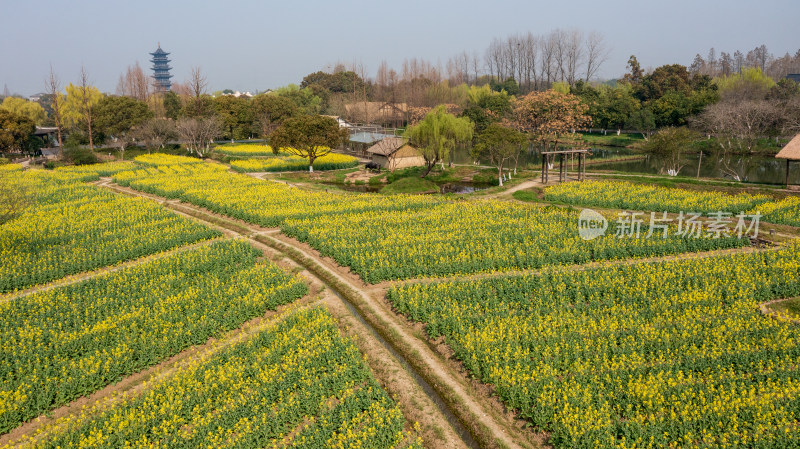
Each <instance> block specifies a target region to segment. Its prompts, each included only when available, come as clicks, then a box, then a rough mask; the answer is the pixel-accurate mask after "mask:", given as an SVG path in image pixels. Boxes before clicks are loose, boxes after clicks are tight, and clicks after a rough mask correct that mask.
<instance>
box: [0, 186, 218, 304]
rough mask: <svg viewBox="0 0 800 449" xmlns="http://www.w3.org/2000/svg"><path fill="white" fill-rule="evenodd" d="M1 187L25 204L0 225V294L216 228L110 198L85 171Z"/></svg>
mask: <svg viewBox="0 0 800 449" xmlns="http://www.w3.org/2000/svg"><path fill="white" fill-rule="evenodd" d="M3 176H4V177H5V179H4V182H7V183H10V184H11V185H13V186H14V188H16V189H22V190H23V191H25V192H28V195H29V196H30V200H29V205H28V206H27V207H24V208H22V212H21V214H20V215H19V216H17V217H16V218H13V219H11V220H10V221H8V222H6V223H4V224H2V225H0V292H9V291H13V290H15V289H20V288H25V287H28V286H32V285H36V284H41V283H44V282H49V281H52V280H56V279H60V278H62V277H64V276H68V275H71V274H75V273H80V272H83V271H87V270H92V269H95V268H100V267H105V266H108V265H113V264H115V263H119V262H123V261H127V260H131V259H135V258H138V257H142V256H145V255H149V254H154V253H157V252H161V251H165V250H169V249H172V248H175V247H178V246H181V245H185V244H189V243H193V242H197V241H201V240H205V239H209V238H212V237H217V236H219V235H221V234H220V233H219V232H218V231H215V230H212V229H210V228H207V227H205V226H202V225H199V224H197V223H195V222H193V221H190V220H187V219H184V218H181V217H178V216H176V215H174V214H173V213H171V212H169V211H167V210H166V209H164V208H163V207H161V206H159V205H156V204H154V203H152V202H151V201H147V200H143V199H138V198H126V197H122V196H119V195H114V194H112V193H109V192H107V191H104V190H101V189H98V188H96V187H93V186H88V185H85V184H83V183H82V182H81V180H85V179H86V177H87V176H88V177H89V178H94V179H96V177H97V174H96V173H95V174H92V173H86V172H83V173H62V172H55V173H54V172H44V171H25V172H11V173H6V174H4V175H3Z"/></svg>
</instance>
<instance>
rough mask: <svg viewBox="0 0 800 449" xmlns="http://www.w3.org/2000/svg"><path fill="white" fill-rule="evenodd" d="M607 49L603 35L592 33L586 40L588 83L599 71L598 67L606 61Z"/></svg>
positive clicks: (586, 79)
mask: <svg viewBox="0 0 800 449" xmlns="http://www.w3.org/2000/svg"><path fill="white" fill-rule="evenodd" d="M609 51H610V50H609V49H608V48H607V47H606V44H605V39H604V38H603V35H602V34H600V33H598V32H596V31H592V32H591V33H589V36H588V37H587V38H586V78H585V79H584V81H589V80H591V79H592V77H594V75H595V74H596V73H597V70H598V69H600V66H601V65H602V64H603V63H604V62H605V61H606V59H608V54H609Z"/></svg>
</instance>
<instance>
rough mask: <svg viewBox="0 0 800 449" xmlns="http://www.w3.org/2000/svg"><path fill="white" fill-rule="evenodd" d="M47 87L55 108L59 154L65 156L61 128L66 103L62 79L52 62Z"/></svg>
mask: <svg viewBox="0 0 800 449" xmlns="http://www.w3.org/2000/svg"><path fill="white" fill-rule="evenodd" d="M45 87H46V89H47V93H48V94H50V97H51V98H52V99H53V100H52V101H53V103H52V105H51V107H52V109H53V121H55V124H56V134H57V136H58V155H59V157H61V158H63V157H64V142H63V140H62V137H61V129H62V128H63V127H64V123H63V120H62V118H61V108H62V106H63V103H64V98H63V96H62V95H61V81H59V79H58V76H57V75H56V72H55V71H54V70H53V65H52V64H51V65H50V76H48V78H47V80H46V81H45Z"/></svg>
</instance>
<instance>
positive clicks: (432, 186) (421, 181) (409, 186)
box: [380, 177, 439, 195]
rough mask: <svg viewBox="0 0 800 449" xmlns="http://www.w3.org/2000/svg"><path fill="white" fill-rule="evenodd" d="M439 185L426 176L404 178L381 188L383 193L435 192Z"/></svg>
mask: <svg viewBox="0 0 800 449" xmlns="http://www.w3.org/2000/svg"><path fill="white" fill-rule="evenodd" d="M438 191H439V186H437V185H436V183H434V182H433V181H430V180H428V179H425V178H417V177H410V178H402V179H399V180H397V181H395V182H393V183H391V184H389V185H387V186H386V187H384V188H382V189H381V191H380V192H381V193H384V194H388V195H393V194H398V193H431V192H433V193H435V192H438Z"/></svg>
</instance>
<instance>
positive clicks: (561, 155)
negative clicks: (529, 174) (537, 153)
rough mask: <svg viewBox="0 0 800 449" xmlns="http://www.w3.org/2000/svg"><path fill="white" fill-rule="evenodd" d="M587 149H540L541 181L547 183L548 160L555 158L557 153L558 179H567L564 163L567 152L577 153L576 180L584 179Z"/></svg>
mask: <svg viewBox="0 0 800 449" xmlns="http://www.w3.org/2000/svg"><path fill="white" fill-rule="evenodd" d="M588 152H589V150H574V149H573V150H556V151H542V182H543V183H545V184H547V182H548V181H549V180H550V161H551V160H553V159H555V156H556V155H558V159H559V167H558V181H559V182H564V181H566V180H567V170H566V166H565V165H564V159H566V157H567V155H568V154H577V155H578V181H585V180H586V154H587V153H588Z"/></svg>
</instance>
